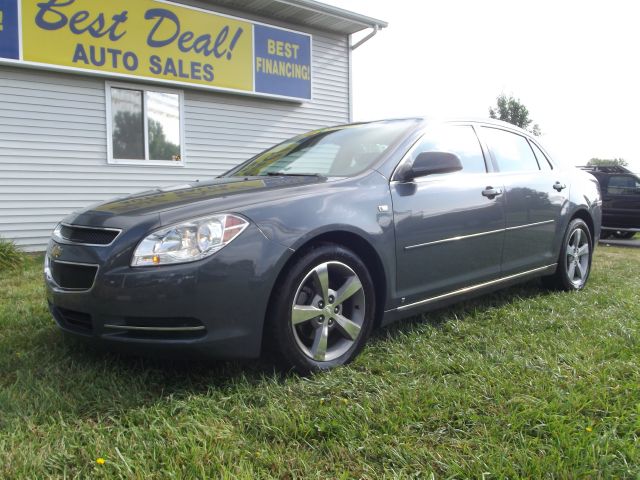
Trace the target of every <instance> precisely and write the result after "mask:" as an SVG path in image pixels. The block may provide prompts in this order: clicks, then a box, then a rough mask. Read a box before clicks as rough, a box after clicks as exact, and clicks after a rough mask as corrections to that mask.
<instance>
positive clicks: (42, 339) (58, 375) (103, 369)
mask: <svg viewBox="0 0 640 480" xmlns="http://www.w3.org/2000/svg"><path fill="white" fill-rule="evenodd" d="M546 294H547V291H546V290H544V289H543V288H541V287H540V286H539V283H538V282H535V281H534V282H529V283H527V284H523V285H519V286H515V287H511V288H508V289H506V290H503V291H500V292H497V293H493V294H491V295H486V296H483V297H479V298H477V299H473V300H468V301H465V302H461V303H458V304H455V305H453V306H450V307H446V308H442V309H439V310H435V311H433V312H430V313H428V314H425V315H419V316H414V317H410V318H408V319H405V320H403V321H400V322H396V323H395V324H393V325H391V326H389V327H386V328H384V329H381V330H379V331H378V332H376V333H375V334H374V335H373V338H372V339H371V341H372V342H375V343H377V342H389V341H397V340H399V337H400V336H401V335H402V334H405V333H407V332H408V331H410V330H412V329H414V328H416V326H417V325H418V324H424V323H425V322H426V323H427V324H428V325H431V326H432V327H434V328H441V327H442V325H443V324H445V323H446V322H448V321H450V320H452V319H460V318H464V317H465V316H468V315H470V314H472V313H473V312H474V311H476V310H478V309H482V310H486V309H494V308H500V307H501V306H503V305H505V304H508V303H511V302H513V301H515V300H517V299H523V298H524V299H531V298H535V297H539V296H542V295H546ZM39 320H42V325H45V326H44V327H43V328H40V329H39V330H37V331H36V332H33V331H29V330H28V329H25V330H20V331H16V332H13V333H12V334H11V335H10V336H7V335H5V336H4V338H2V337H0V365H1V366H0V409H2V411H3V412H4V420H0V427H3V426H4V427H6V426H7V425H8V422H10V421H11V420H15V421H22V420H25V419H29V418H31V419H32V420H35V419H36V418H40V419H41V420H44V419H45V418H47V417H51V416H59V415H62V416H65V417H67V418H73V419H77V418H79V417H80V418H82V417H85V418H92V417H96V416H110V415H118V414H121V413H122V412H123V411H126V410H129V409H135V408H144V407H147V406H151V405H153V404H155V403H158V402H162V401H163V399H165V398H168V397H172V398H188V397H192V396H197V395H202V396H214V397H216V396H226V395H235V394H237V395H245V396H247V397H251V392H255V389H256V387H260V385H265V386H266V385H271V384H273V383H284V382H285V381H287V379H293V381H294V382H295V381H303V379H302V378H300V377H297V376H296V375H294V374H290V373H287V372H283V371H282V370H279V369H277V368H275V367H274V363H273V362H272V361H270V360H266V359H259V360H253V361H213V360H204V359H202V358H199V357H176V356H175V355H173V356H170V357H166V358H161V357H157V356H138V355H131V354H123V353H114V352H112V351H111V350H108V349H107V348H105V347H99V346H97V345H96V344H93V343H87V342H84V341H79V340H78V339H75V338H66V337H63V335H62V334H61V333H60V332H59V331H58V330H57V328H56V327H55V326H53V325H52V324H50V323H49V320H48V319H44V318H42V319H39ZM51 322H52V320H51ZM253 401H260V400H259V399H252V398H246V399H245V398H244V397H243V402H245V403H252V402H253Z"/></svg>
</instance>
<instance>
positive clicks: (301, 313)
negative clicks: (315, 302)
mask: <svg viewBox="0 0 640 480" xmlns="http://www.w3.org/2000/svg"><path fill="white" fill-rule="evenodd" d="M320 315H322V310H320V309H319V308H316V307H314V306H312V305H294V306H293V310H292V311H291V323H293V324H294V325H298V324H300V323H304V322H308V321H309V320H311V319H312V318H316V317H319V316H320Z"/></svg>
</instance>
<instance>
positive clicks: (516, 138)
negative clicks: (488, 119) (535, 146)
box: [482, 127, 540, 172]
mask: <svg viewBox="0 0 640 480" xmlns="http://www.w3.org/2000/svg"><path fill="white" fill-rule="evenodd" d="M482 133H483V135H484V136H485V137H486V139H487V143H488V144H489V148H490V149H491V152H492V153H493V156H494V157H495V160H496V162H497V163H498V168H499V169H500V171H501V172H529V171H532V170H540V168H539V167H538V162H537V161H536V157H535V156H534V155H533V150H531V147H530V146H529V142H528V141H527V139H526V138H524V137H523V136H521V135H517V134H515V133H511V132H507V131H506V130H499V129H497V128H490V127H482Z"/></svg>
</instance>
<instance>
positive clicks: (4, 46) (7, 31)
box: [0, 0, 20, 60]
mask: <svg viewBox="0 0 640 480" xmlns="http://www.w3.org/2000/svg"><path fill="white" fill-rule="evenodd" d="M0 58H11V59H13V60H20V40H19V29H18V0H0Z"/></svg>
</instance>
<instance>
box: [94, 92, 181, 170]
mask: <svg viewBox="0 0 640 480" xmlns="http://www.w3.org/2000/svg"><path fill="white" fill-rule="evenodd" d="M104 85H105V87H104V88H105V107H106V108H105V112H106V120H107V123H106V125H107V164H109V165H135V166H138V167H140V166H142V167H145V166H146V167H172V168H175V167H184V166H185V165H186V159H185V155H184V152H185V148H184V144H185V137H184V91H183V90H176V89H171V88H164V87H160V86H158V87H156V86H149V85H144V84H138V83H123V82H109V81H107V82H105V84H104ZM112 88H120V89H123V90H136V91H141V92H142V98H143V100H142V117H143V123H144V125H143V126H144V156H145V158H144V159H142V160H140V159H133V158H113V115H112V113H113V112H112V103H111V102H112V98H111V89H112ZM147 92H157V93H168V94H172V95H178V99H179V103H180V105H179V109H178V113H179V115H180V121H179V123H180V160H179V161H174V160H151V159H150V158H149V119H148V113H147V101H146V98H147V95H146V94H147Z"/></svg>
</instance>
